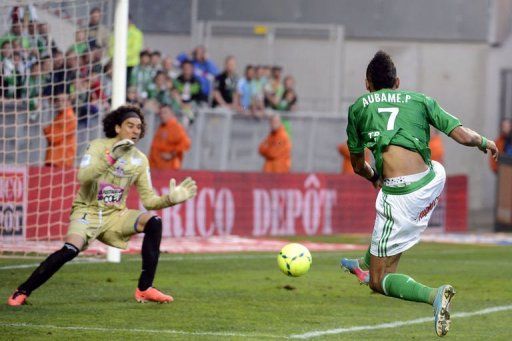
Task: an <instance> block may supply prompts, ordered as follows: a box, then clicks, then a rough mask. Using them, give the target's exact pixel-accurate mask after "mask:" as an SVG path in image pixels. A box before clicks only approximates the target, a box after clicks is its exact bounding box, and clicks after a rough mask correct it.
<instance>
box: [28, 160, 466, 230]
mask: <svg viewBox="0 0 512 341" xmlns="http://www.w3.org/2000/svg"><path fill="white" fill-rule="evenodd" d="M75 175H76V174H75V171H74V170H68V171H56V170H55V169H53V170H52V169H50V168H35V167H34V168H30V169H29V181H28V204H27V223H26V224H27V225H26V227H27V229H26V236H27V238H29V239H34V238H38V239H39V238H45V237H48V238H50V239H53V238H57V239H58V238H61V236H62V235H63V234H65V232H66V229H67V224H68V217H69V209H70V207H71V203H72V201H73V197H74V195H75V193H76V189H77V183H76V178H75ZM187 176H192V177H193V178H194V179H195V180H196V182H197V184H198V188H199V190H198V194H197V196H196V197H195V198H194V199H193V200H189V201H187V202H186V203H184V204H182V205H178V206H175V207H171V208H167V209H164V210H161V211H159V212H158V214H159V215H160V216H161V217H162V221H163V227H164V237H188V236H190V237H192V236H199V237H209V236H227V235H238V236H249V237H251V236H252V237H263V236H283V235H331V234H339V233H371V231H372V229H373V223H374V220H375V208H374V205H375V198H376V195H377V191H375V190H373V188H372V187H371V185H370V184H369V183H368V182H367V181H365V180H363V179H362V178H360V177H358V176H356V175H337V174H287V175H282V174H263V173H241V172H211V171H176V172H163V171H153V172H152V179H153V187H154V188H155V190H156V191H157V192H158V193H159V194H165V193H167V191H168V186H169V179H170V178H171V177H174V178H176V179H177V180H178V181H181V180H183V179H184V178H185V177H187ZM445 193H446V202H445V209H444V211H445V212H446V213H445V220H444V221H445V230H446V231H464V230H466V229H467V178H466V176H450V177H448V180H447V185H446V188H445ZM127 206H128V207H129V208H134V209H136V208H142V206H141V204H140V202H139V199H138V196H137V193H136V190H135V188H133V189H132V190H131V191H130V196H129V198H128V202H127Z"/></svg>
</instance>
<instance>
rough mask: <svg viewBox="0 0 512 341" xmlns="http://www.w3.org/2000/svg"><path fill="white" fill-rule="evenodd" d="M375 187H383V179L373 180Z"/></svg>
mask: <svg viewBox="0 0 512 341" xmlns="http://www.w3.org/2000/svg"><path fill="white" fill-rule="evenodd" d="M372 185H373V188H375V189H381V188H382V179H380V178H379V179H378V180H377V181H375V182H372Z"/></svg>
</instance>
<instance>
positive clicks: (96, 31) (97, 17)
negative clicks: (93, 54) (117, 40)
mask: <svg viewBox="0 0 512 341" xmlns="http://www.w3.org/2000/svg"><path fill="white" fill-rule="evenodd" d="M109 36H110V32H109V30H108V29H107V28H106V27H105V26H104V25H102V24H101V10H100V9H99V7H94V8H93V9H91V11H90V12H89V25H88V29H87V42H88V45H89V48H90V49H94V48H105V47H107V46H108V41H109Z"/></svg>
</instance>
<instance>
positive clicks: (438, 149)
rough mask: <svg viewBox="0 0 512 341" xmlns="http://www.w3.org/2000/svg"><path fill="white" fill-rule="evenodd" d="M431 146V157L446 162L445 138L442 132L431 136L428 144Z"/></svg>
mask: <svg viewBox="0 0 512 341" xmlns="http://www.w3.org/2000/svg"><path fill="white" fill-rule="evenodd" d="M428 147H429V148H430V158H431V159H432V160H434V161H437V162H439V163H443V162H444V146H443V139H442V138H441V135H440V134H437V135H432V136H431V137H430V143H429V144H428Z"/></svg>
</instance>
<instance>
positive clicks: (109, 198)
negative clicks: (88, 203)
mask: <svg viewBox="0 0 512 341" xmlns="http://www.w3.org/2000/svg"><path fill="white" fill-rule="evenodd" d="M123 193H124V189H123V188H122V187H119V186H116V185H112V184H109V183H105V182H101V183H100V187H99V190H98V201H103V203H104V204H105V205H107V206H112V205H115V204H119V203H120V202H121V198H122V197H123Z"/></svg>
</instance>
